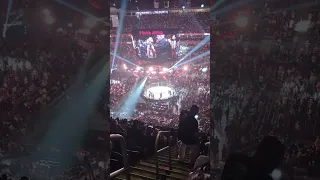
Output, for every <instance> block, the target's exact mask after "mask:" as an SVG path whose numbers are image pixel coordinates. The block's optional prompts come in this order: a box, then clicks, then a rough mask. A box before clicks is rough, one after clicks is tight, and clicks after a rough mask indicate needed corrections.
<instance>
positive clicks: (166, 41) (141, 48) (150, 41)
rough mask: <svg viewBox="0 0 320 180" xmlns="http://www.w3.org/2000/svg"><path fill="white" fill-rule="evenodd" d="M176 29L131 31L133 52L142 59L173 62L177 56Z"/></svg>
mask: <svg viewBox="0 0 320 180" xmlns="http://www.w3.org/2000/svg"><path fill="white" fill-rule="evenodd" d="M179 41H180V34H179V30H178V29H140V30H135V31H133V32H132V45H133V48H134V49H135V51H134V52H135V54H136V56H137V57H138V58H139V60H142V61H148V62H155V63H159V62H160V63H161V62H170V61H171V62H173V61H175V59H177V57H178V51H179V44H180V43H179Z"/></svg>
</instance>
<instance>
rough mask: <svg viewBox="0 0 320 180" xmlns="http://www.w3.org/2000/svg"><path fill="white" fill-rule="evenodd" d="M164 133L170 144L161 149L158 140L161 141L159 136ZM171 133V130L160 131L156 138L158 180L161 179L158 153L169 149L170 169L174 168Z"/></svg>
mask: <svg viewBox="0 0 320 180" xmlns="http://www.w3.org/2000/svg"><path fill="white" fill-rule="evenodd" d="M162 134H166V136H168V137H167V144H168V146H166V147H164V148H162V149H159V150H158V142H159V138H160V136H161V135H162ZM170 135H171V131H159V132H158V134H157V138H156V143H155V151H156V153H155V155H156V180H158V179H159V160H158V154H159V153H161V152H163V151H165V150H166V149H169V162H168V164H169V169H170V170H171V169H172V166H171V144H170V143H171V138H172V136H170Z"/></svg>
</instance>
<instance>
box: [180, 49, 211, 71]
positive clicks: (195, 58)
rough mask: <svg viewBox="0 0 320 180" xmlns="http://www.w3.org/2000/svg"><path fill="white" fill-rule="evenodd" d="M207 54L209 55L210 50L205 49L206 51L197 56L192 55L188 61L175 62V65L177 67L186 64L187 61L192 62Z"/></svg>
mask: <svg viewBox="0 0 320 180" xmlns="http://www.w3.org/2000/svg"><path fill="white" fill-rule="evenodd" d="M208 55H210V51H207V52H205V53H202V54H200V55H198V56H196V57H193V58H191V59H189V60H188V61H185V62H183V63H180V64H177V65H176V66H175V67H179V66H182V65H185V64H188V63H190V62H193V61H195V60H198V59H200V58H203V57H205V56H208Z"/></svg>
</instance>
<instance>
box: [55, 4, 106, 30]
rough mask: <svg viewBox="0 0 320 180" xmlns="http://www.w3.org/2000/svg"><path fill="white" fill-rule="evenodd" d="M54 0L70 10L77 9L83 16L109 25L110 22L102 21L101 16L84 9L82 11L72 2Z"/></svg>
mask: <svg viewBox="0 0 320 180" xmlns="http://www.w3.org/2000/svg"><path fill="white" fill-rule="evenodd" d="M55 1H56V2H57V3H59V4H62V5H64V6H67V7H69V8H70V9H72V10H74V11H77V12H79V13H81V14H83V15H85V16H89V17H92V18H94V19H95V20H96V21H97V22H100V23H102V24H104V25H106V26H109V25H110V24H109V23H107V22H106V21H103V20H102V19H101V18H98V17H96V16H94V15H93V14H90V13H88V12H86V11H83V10H81V9H80V8H78V7H76V6H75V5H73V4H70V3H66V2H64V1H62V0H55Z"/></svg>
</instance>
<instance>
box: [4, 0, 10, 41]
mask: <svg viewBox="0 0 320 180" xmlns="http://www.w3.org/2000/svg"><path fill="white" fill-rule="evenodd" d="M11 8H12V0H8V8H7V16H6V22H5V24H4V27H3V32H2V37H3V38H5V37H6V32H7V29H8V28H7V26H8V21H9V16H10V12H11Z"/></svg>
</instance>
